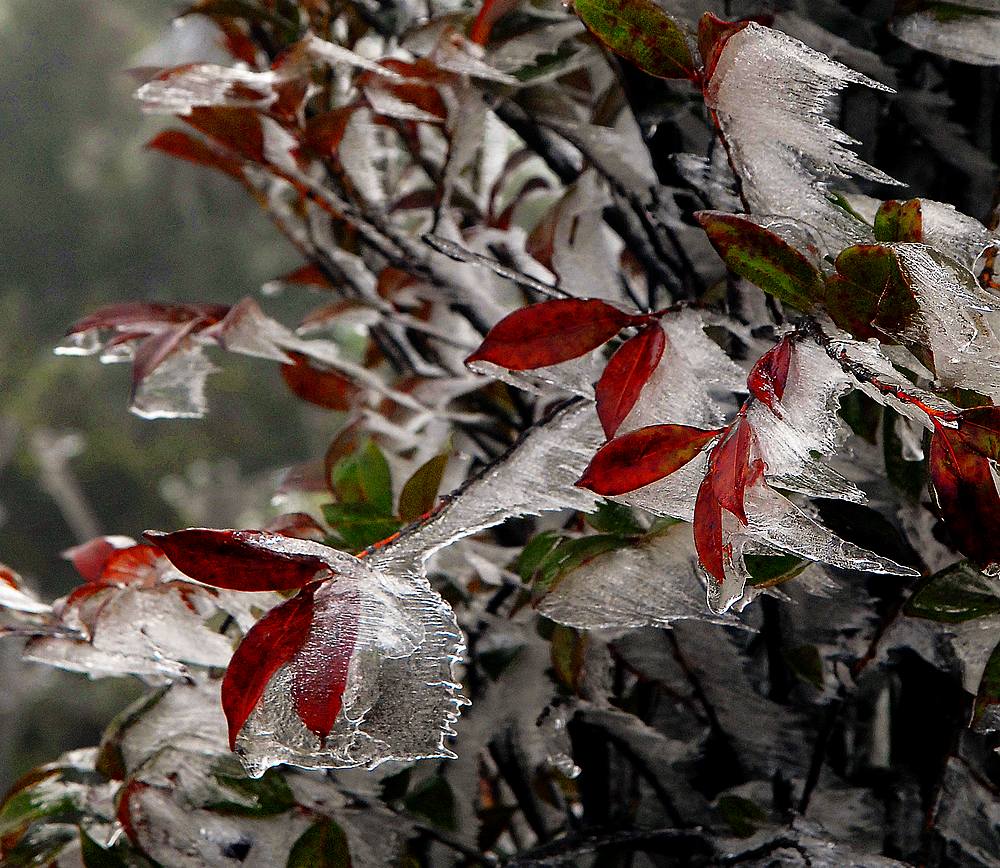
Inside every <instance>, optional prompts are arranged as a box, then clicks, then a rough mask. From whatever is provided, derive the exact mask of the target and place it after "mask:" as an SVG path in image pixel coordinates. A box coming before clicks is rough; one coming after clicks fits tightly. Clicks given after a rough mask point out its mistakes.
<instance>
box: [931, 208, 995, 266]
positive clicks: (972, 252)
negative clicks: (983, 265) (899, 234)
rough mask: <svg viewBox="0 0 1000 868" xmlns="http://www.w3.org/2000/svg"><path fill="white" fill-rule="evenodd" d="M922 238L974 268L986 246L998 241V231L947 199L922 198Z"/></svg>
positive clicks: (961, 262)
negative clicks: (965, 212) (992, 230)
mask: <svg viewBox="0 0 1000 868" xmlns="http://www.w3.org/2000/svg"><path fill="white" fill-rule="evenodd" d="M920 214H921V221H922V227H921V228H922V231H923V240H924V243H925V244H929V245H930V246H931V247H933V248H935V249H937V250H940V251H941V252H942V253H946V254H948V256H950V257H952V258H953V259H955V260H957V261H958V262H959V263H960V264H962V265H964V266H965V267H966V268H968V269H972V268H973V266H974V265H975V264H976V261H977V260H978V259H979V257H980V256H981V255H982V254H983V251H985V250H986V248H988V247H990V246H992V245H994V244H996V243H997V237H996V235H995V234H994V233H993V232H991V231H990V230H989V229H987V228H986V227H985V226H984V225H983V224H982V223H980V222H979V221H978V220H976V218H975V217H969V216H968V215H967V214H963V213H962V212H961V211H959V210H958V209H956V208H955V206H954V205H949V204H948V203H946V202H935V201H934V200H933V199H921V200H920Z"/></svg>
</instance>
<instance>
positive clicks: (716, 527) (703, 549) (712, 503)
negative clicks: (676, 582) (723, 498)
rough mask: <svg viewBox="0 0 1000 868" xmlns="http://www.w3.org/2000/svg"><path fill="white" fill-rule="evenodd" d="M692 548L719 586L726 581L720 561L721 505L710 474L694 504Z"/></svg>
mask: <svg viewBox="0 0 1000 868" xmlns="http://www.w3.org/2000/svg"><path fill="white" fill-rule="evenodd" d="M694 547H695V551H697V552H698V560H699V561H700V562H701V565H702V566H703V567H704V568H705V571H706V572H707V573H708V574H709V575H710V576H712V578H714V579H715V580H716V581H717V582H718V583H719V584H720V585H721V584H722V583H723V582H724V581H725V580H726V570H725V567H724V565H723V561H722V551H723V549H722V505H721V504H720V503H719V500H718V498H717V497H716V496H715V486H714V485H713V484H712V477H711V474H710V473H709V474H707V475H706V476H705V478H704V479H703V480H702V481H701V485H700V486H699V487H698V497H697V498H696V499H695V502H694Z"/></svg>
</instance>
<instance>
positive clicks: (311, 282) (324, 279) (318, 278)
mask: <svg viewBox="0 0 1000 868" xmlns="http://www.w3.org/2000/svg"><path fill="white" fill-rule="evenodd" d="M275 282H277V283H291V284H294V285H296V286H321V287H323V288H324V289H332V288H333V282H332V281H331V280H330V278H329V277H328V276H327V275H326V273H325V272H324V271H323V270H322V269H320V267H319V266H317V265H314V264H313V263H311V262H310V263H309V264H307V265H303V266H301V267H299V268H296V269H295V270H294V271H289V272H288V274H284V275H282V276H281V277H279V278H277V279H276V281H275Z"/></svg>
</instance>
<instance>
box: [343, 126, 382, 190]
mask: <svg viewBox="0 0 1000 868" xmlns="http://www.w3.org/2000/svg"><path fill="white" fill-rule="evenodd" d="M378 132H379V131H378V128H377V127H376V126H375V123H374V119H373V117H372V113H371V112H370V111H368V110H367V109H360V110H357V111H354V112H352V113H351V119H350V120H349V121H348V122H347V127H346V128H345V130H344V138H343V140H342V141H341V144H340V147H339V149H338V150H337V154H338V155H339V158H340V161H341V164H342V165H343V167H344V171H345V172H346V173H347V177H348V178H349V179H350V180H351V183H352V184H353V185H354V187H355V189H356V190H357V193H358V195H359V196H360V198H361V199H362V200H363V201H364V202H365V203H367V204H369V205H372V206H376V207H381V206H383V205H385V202H386V198H387V197H386V191H385V188H384V186H383V179H382V173H381V172H380V171H379V169H378V168H377V162H378V161H379V160H380V157H381V153H380V152H381V144H380V142H379V135H378Z"/></svg>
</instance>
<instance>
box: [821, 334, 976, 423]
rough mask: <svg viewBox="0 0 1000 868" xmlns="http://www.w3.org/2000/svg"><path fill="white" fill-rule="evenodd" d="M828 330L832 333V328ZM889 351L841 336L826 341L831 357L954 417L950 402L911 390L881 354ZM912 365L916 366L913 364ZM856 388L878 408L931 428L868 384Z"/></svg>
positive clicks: (913, 410)
mask: <svg viewBox="0 0 1000 868" xmlns="http://www.w3.org/2000/svg"><path fill="white" fill-rule="evenodd" d="M830 330H831V331H835V329H832V328H831V329H830ZM890 349H892V348H891V347H882V346H880V345H879V343H878V341H876V340H874V339H872V340H870V341H857V340H853V339H852V338H848V337H846V336H844V335H843V333H841V334H839V335H837V336H836V337H834V338H833V339H832V340H831V341H830V352H832V353H833V354H834V355H839V354H841V353H843V354H845V355H846V356H847V357H848V358H849V359H850V360H851V361H853V362H857V363H859V364H860V365H862V367H863V368H864V369H865V370H866V371H867V372H869V373H870V374H874V375H876V377H877V378H878V380H879V382H880V383H882V384H883V385H885V386H891V387H893V388H895V389H901V390H903V391H904V392H906V393H907V394H908V395H909V396H911V397H913V398H916V399H918V400H919V401H921V402H922V403H923V404H925V405H927V406H928V407H932V408H934V409H935V410H941V411H943V412H946V413H954V412H956V411H957V410H958V408H957V407H956V406H955V405H954V404H952V403H951V402H950V401H947V400H945V399H944V398H941V397H939V396H937V395H935V394H933V393H932V392H927V391H925V390H923V389H920V388H918V387H916V386H914V385H913V384H912V383H911V382H910V381H909V380H908V379H907V378H906V377H905V376H903V375H902V374H901V373H900V372H899V371H897V370H896V368H895V367H893V363H892V362H891V361H890V360H889V358H888V357H887V356H886V354H885V352H884V351H885V350H890ZM912 364H913V365H918V363H917V362H916V361H915V360H914V361H913V362H912ZM856 388H858V389H860V390H861V391H862V392H864V393H865V394H866V395H867V396H868V397H869V398H871V399H872V400H873V401H877V402H878V403H879V404H883V405H884V406H886V407H889V408H891V409H892V410H895V411H896V412H897V413H899V414H900V415H901V416H906V417H907V418H908V419H912V420H913V421H914V422H919V423H920V424H921V425H923V426H924V427H926V428H930V427H931V423H930V420H929V419H928V418H927V414H926V413H924V411H923V410H921V409H919V408H918V407H916V406H915V405H914V404H911V403H904V402H903V401H900V400H898V399H897V398H894V397H892V396H891V395H886V394H884V393H883V392H882V391H881V390H880V389H877V388H876V387H875V386H873V385H872V384H871V383H868V382H860V381H859V382H857V384H856Z"/></svg>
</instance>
